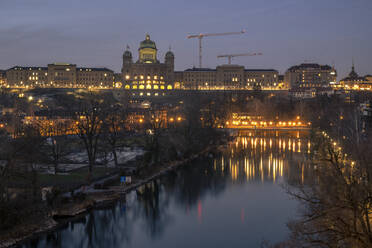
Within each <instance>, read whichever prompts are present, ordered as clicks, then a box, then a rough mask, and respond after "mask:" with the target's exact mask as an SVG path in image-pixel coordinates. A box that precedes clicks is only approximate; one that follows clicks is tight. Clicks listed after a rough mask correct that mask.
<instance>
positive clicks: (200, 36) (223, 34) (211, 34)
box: [187, 29, 245, 68]
mask: <svg viewBox="0 0 372 248" xmlns="http://www.w3.org/2000/svg"><path fill="white" fill-rule="evenodd" d="M244 33H245V30H244V29H243V30H242V31H240V32H226V33H208V34H202V33H200V34H195V35H189V36H187V38H188V39H192V38H198V39H199V68H202V39H203V38H204V37H210V36H225V35H234V34H244Z"/></svg>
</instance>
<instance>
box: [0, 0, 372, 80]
mask: <svg viewBox="0 0 372 248" xmlns="http://www.w3.org/2000/svg"><path fill="white" fill-rule="evenodd" d="M242 29H245V30H246V33H245V34H243V35H234V36H223V37H209V38H205V39H204V40H203V45H204V46H203V48H204V51H203V56H204V58H203V64H204V67H212V68H214V67H215V66H216V65H219V64H225V63H227V61H226V59H217V58H216V57H217V55H218V54H229V53H246V52H262V53H263V54H264V55H263V56H256V57H240V58H235V59H234V60H233V63H235V64H241V65H244V66H246V67H247V68H267V69H268V68H273V69H277V70H279V72H280V73H284V72H285V70H286V69H288V67H290V66H292V65H295V64H299V63H303V62H314V63H321V64H330V65H333V64H335V67H336V69H337V71H338V75H339V79H340V78H342V77H344V76H345V75H346V74H347V73H349V71H350V67H351V63H352V58H354V61H355V66H356V70H357V72H358V73H359V74H361V75H364V74H372V46H371V44H372V1H371V0H311V1H306V0H231V1H226V0H224V1H216V0H213V1H212V0H187V1H186V0H182V1H179V0H157V1H154V0H153V1H150V0H107V1H103V0H85V1H83V0H63V1H57V0H0V69H8V68H10V67H12V66H14V65H25V66H28V65H35V66H46V65H47V64H48V63H54V62H66V63H74V64H77V65H78V66H104V67H108V68H110V69H112V70H114V71H116V72H120V68H121V64H122V58H121V57H122V54H123V52H124V50H125V47H126V45H127V44H128V45H129V46H130V48H131V51H132V53H133V55H134V57H135V59H137V56H138V54H137V49H138V45H139V42H140V41H142V40H143V39H144V38H145V34H146V33H149V34H150V35H151V39H152V40H154V41H155V42H156V44H157V47H158V50H159V51H158V58H159V59H160V60H161V61H163V59H164V54H165V52H166V51H167V50H168V49H169V46H170V45H171V47H172V50H173V51H174V53H175V56H176V58H175V64H176V69H177V70H184V69H187V68H190V67H193V66H197V65H198V45H197V44H198V43H197V39H186V36H187V35H189V34H198V33H210V32H212V33H214V32H232V31H240V30H242Z"/></svg>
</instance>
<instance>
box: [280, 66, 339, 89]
mask: <svg viewBox="0 0 372 248" xmlns="http://www.w3.org/2000/svg"><path fill="white" fill-rule="evenodd" d="M284 77H285V79H284V80H285V81H286V83H288V85H289V87H290V88H297V87H303V88H318V87H329V86H330V85H332V84H335V83H336V78H337V72H336V70H335V69H334V68H332V67H331V66H329V65H319V64H301V65H296V66H292V67H291V68H289V69H288V70H287V71H286V73H285V76H284Z"/></svg>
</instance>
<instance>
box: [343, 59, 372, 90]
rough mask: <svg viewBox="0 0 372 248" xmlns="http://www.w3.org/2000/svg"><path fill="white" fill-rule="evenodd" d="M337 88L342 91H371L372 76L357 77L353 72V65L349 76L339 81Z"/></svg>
mask: <svg viewBox="0 0 372 248" xmlns="http://www.w3.org/2000/svg"><path fill="white" fill-rule="evenodd" d="M338 86H339V87H341V88H344V89H352V90H372V76H371V75H366V76H364V77H362V76H359V75H358V73H356V72H355V67H354V64H353V66H352V67H351V72H350V73H349V75H348V76H347V77H345V78H343V79H341V80H340V84H339V85H338Z"/></svg>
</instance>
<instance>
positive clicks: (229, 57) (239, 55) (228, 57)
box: [217, 53, 262, 65]
mask: <svg viewBox="0 0 372 248" xmlns="http://www.w3.org/2000/svg"><path fill="white" fill-rule="evenodd" d="M259 55H262V53H238V54H225V55H218V56H217V58H227V59H228V62H229V65H231V59H232V58H234V57H241V56H259Z"/></svg>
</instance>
